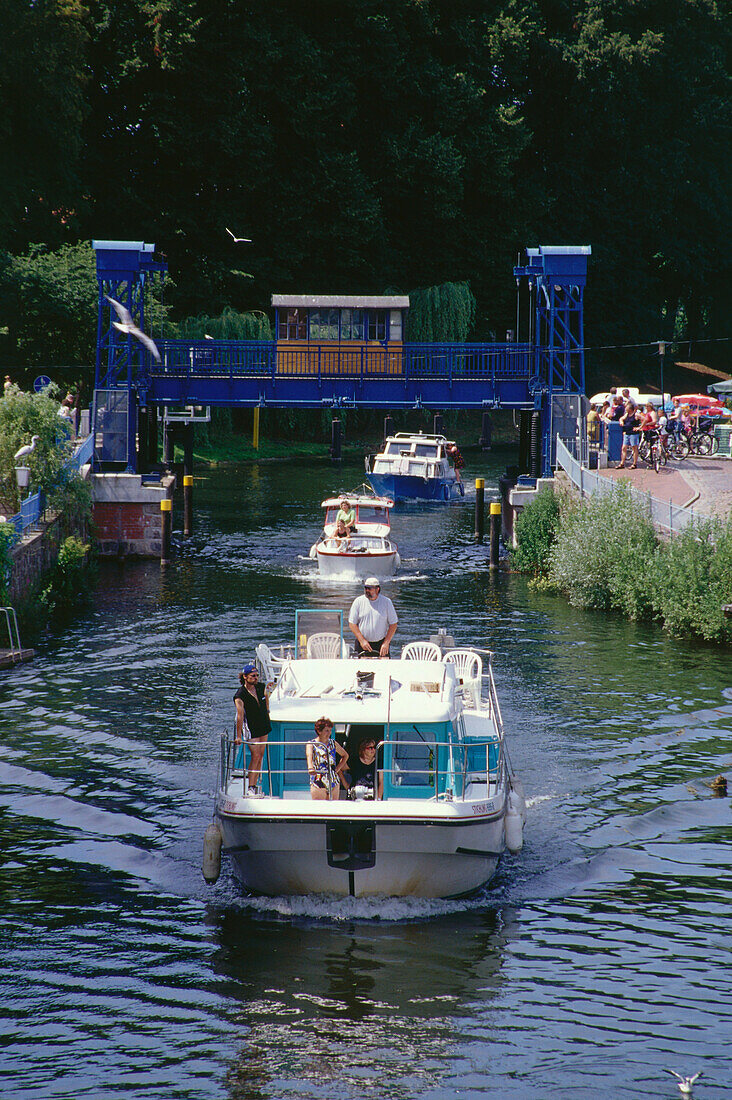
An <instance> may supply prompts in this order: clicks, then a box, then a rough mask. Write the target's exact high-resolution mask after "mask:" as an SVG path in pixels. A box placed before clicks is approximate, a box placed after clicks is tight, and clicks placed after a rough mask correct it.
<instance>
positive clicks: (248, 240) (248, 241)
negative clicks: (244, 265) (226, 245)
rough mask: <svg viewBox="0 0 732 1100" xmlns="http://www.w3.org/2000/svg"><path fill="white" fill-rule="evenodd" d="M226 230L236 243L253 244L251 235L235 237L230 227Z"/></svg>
mask: <svg viewBox="0 0 732 1100" xmlns="http://www.w3.org/2000/svg"><path fill="white" fill-rule="evenodd" d="M226 232H227V233H228V234H229V236H230V237H231V239H232V241H233V242H234V244H251V243H252V239H251V237H235V236H234V234H233V233H232V232H231V230H230V229H227V230H226Z"/></svg>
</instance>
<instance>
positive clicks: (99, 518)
mask: <svg viewBox="0 0 732 1100" xmlns="http://www.w3.org/2000/svg"><path fill="white" fill-rule="evenodd" d="M94 524H95V527H96V536H97V549H98V551H99V553H100V554H101V555H102V556H109V555H131V556H133V557H142V558H159V557H160V553H161V548H162V542H161V538H162V518H161V512H160V504H159V502H154V503H151V502H144V503H140V502H137V501H128V500H123V501H95V503H94Z"/></svg>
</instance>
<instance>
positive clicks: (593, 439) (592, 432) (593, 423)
mask: <svg viewBox="0 0 732 1100" xmlns="http://www.w3.org/2000/svg"><path fill="white" fill-rule="evenodd" d="M587 438H588V439H589V441H590V443H597V441H598V440H599V438H600V414H599V412H598V411H597V405H591V406H590V411H589V412H588V414H587Z"/></svg>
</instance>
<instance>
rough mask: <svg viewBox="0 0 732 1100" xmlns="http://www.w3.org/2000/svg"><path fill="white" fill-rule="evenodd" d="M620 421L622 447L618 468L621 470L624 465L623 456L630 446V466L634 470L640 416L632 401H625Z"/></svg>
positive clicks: (636, 463) (636, 458) (636, 461)
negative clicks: (621, 426) (623, 413)
mask: <svg viewBox="0 0 732 1100" xmlns="http://www.w3.org/2000/svg"><path fill="white" fill-rule="evenodd" d="M620 423H621V424H622V425H623V449H622V451H621V452H620V462H619V463H618V469H619V470H621V469H622V468H623V466H624V465H625V456H626V455H627V453H628V448H629V447H630V448H631V449H632V451H633V463H632V465H631V467H630V468H631V470H635V468H636V466H637V465H638V446H639V444H640V417H639V416H638V410H637V409H636V407H635V405H634V404H633V402H632V401H628V402H627V404H626V406H625V415H624V416H621V417H620Z"/></svg>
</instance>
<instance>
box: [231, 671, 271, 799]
mask: <svg viewBox="0 0 732 1100" xmlns="http://www.w3.org/2000/svg"><path fill="white" fill-rule="evenodd" d="M258 681H259V676H258V673H257V666H256V665H251V664H250V665H244V668H243V669H242V670H241V672H240V673H239V683H240V684H241V687H240V688H239V690H238V691H237V693H236V695H235V696H234V706H235V707H236V743H237V745H240V744H241V740H242V734H243V732H244V721H245V720H246V724H247V729H248V730H249V751H250V753H251V760H250V761H249V774H248V775H247V784H248V792H249V794H250V795H257V794H261V793H262V791H261V788H260V787H259V785H258V784H259V776H260V773H261V771H262V760H263V759H264V746H265V745H266V743H267V735H268V734H269V732H270V730H271V729H272V723H271V722H270V720H269V701H268V700H269V692H268V691H267V689H266V688H265V687H264V686H263V685H262V684H260V683H259V682H258Z"/></svg>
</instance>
